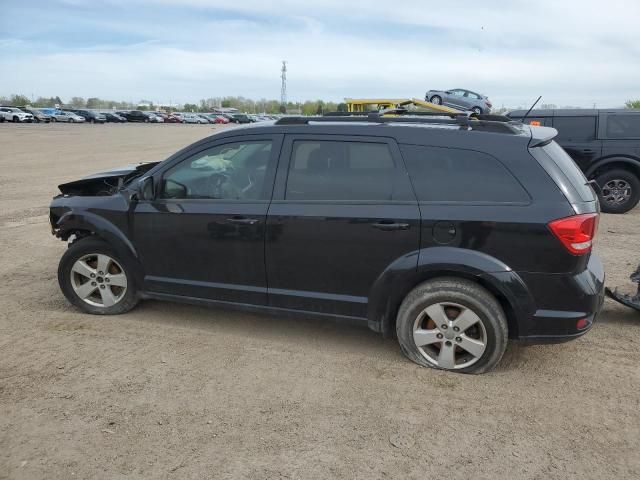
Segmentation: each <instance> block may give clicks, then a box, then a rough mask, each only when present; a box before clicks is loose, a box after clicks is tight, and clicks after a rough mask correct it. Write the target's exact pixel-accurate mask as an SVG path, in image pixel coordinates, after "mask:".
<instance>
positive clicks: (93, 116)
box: [65, 108, 107, 123]
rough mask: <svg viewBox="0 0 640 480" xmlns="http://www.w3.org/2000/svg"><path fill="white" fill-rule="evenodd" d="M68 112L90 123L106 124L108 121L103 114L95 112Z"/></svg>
mask: <svg viewBox="0 0 640 480" xmlns="http://www.w3.org/2000/svg"><path fill="white" fill-rule="evenodd" d="M65 111H67V112H73V113H75V114H76V115H79V116H80V117H82V118H84V119H85V121H86V122H88V123H104V122H106V121H107V118H106V117H105V116H104V114H102V113H98V112H94V111H93V110H84V109H75V108H74V109H69V110H65Z"/></svg>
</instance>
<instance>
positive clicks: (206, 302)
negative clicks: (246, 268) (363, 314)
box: [141, 292, 369, 327]
mask: <svg viewBox="0 0 640 480" xmlns="http://www.w3.org/2000/svg"><path fill="white" fill-rule="evenodd" d="M141 297H142V298H143V299H152V300H166V301H171V302H179V303H188V304H191V305H200V306H206V307H222V308H227V309H230V310H236V311H241V312H251V313H263V314H267V315H272V316H276V315H277V316H285V317H287V318H305V319H311V320H324V321H331V322H335V323H343V324H348V325H357V326H361V327H362V326H364V327H367V326H369V322H368V321H367V319H366V318H360V317H348V316H343V315H332V314H328V313H316V312H309V311H305V310H291V309H288V308H280V307H270V306H268V305H251V304H248V303H235V302H225V301H223V300H210V299H205V298H197V297H185V296H182V295H171V294H169V293H155V292H143V293H142V294H141Z"/></svg>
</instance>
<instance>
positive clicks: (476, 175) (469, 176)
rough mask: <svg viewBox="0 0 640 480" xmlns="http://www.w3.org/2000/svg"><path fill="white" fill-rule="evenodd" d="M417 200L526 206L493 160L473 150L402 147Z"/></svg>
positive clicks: (520, 189)
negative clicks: (522, 204)
mask: <svg viewBox="0 0 640 480" xmlns="http://www.w3.org/2000/svg"><path fill="white" fill-rule="evenodd" d="M401 150H402V156H403V157H404V159H405V163H406V165H407V169H408V170H409V175H410V177H411V181H412V183H413V187H414V188H415V191H416V195H417V196H418V200H420V201H423V202H447V203H448V202H470V203H525V202H526V203H528V202H529V195H528V194H527V192H526V191H525V190H524V188H523V187H522V185H520V183H519V182H518V181H517V180H516V179H515V177H514V176H513V175H512V174H511V172H509V170H507V168H506V167H505V166H504V165H503V164H502V163H501V162H500V161H498V160H497V159H496V158H494V157H492V156H490V155H487V154H484V153H480V152H475V151H472V150H461V149H456V148H440V147H423V146H418V145H401Z"/></svg>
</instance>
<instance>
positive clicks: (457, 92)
mask: <svg viewBox="0 0 640 480" xmlns="http://www.w3.org/2000/svg"><path fill="white" fill-rule="evenodd" d="M451 95H455V96H456V97H464V90H452V91H451Z"/></svg>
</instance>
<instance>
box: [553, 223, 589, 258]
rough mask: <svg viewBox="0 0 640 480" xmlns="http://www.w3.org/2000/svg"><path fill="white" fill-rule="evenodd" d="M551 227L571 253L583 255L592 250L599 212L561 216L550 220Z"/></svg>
mask: <svg viewBox="0 0 640 480" xmlns="http://www.w3.org/2000/svg"><path fill="white" fill-rule="evenodd" d="M549 228H550V229H551V231H552V232H553V234H554V235H555V236H556V237H558V240H560V241H561V242H562V244H563V245H564V247H565V248H566V249H567V250H568V251H569V253H572V254H574V255H583V254H585V253H589V252H590V251H591V246H592V245H593V238H594V237H595V236H596V231H597V230H598V214H597V213H585V214H582V215H574V216H572V217H566V218H560V219H558V220H554V221H553V222H550V223H549Z"/></svg>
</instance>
